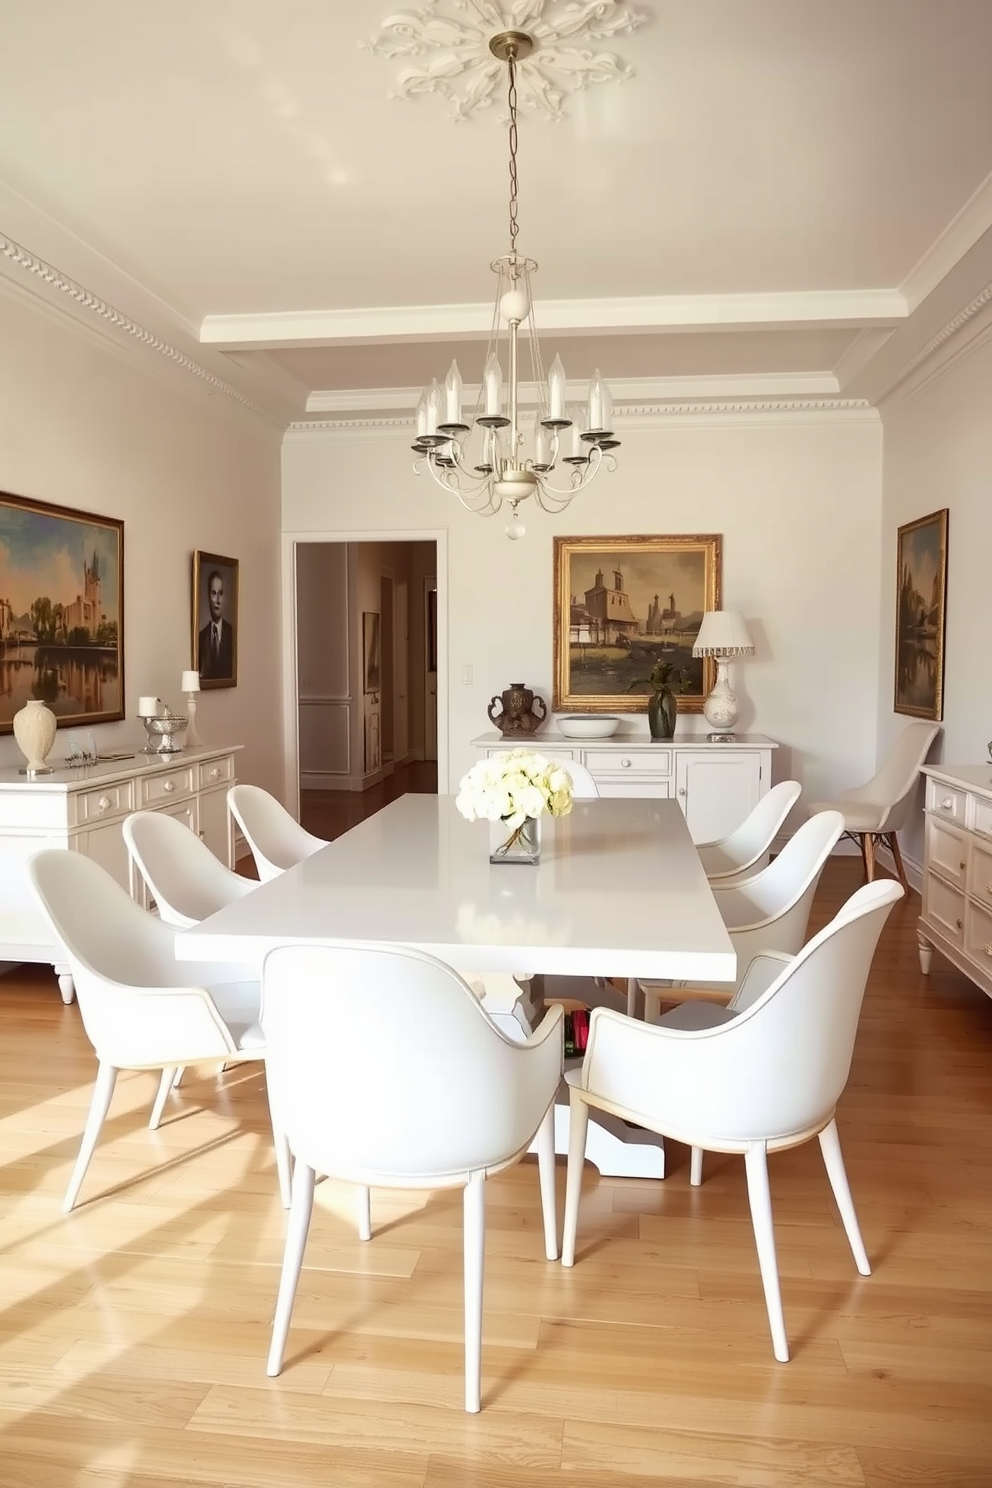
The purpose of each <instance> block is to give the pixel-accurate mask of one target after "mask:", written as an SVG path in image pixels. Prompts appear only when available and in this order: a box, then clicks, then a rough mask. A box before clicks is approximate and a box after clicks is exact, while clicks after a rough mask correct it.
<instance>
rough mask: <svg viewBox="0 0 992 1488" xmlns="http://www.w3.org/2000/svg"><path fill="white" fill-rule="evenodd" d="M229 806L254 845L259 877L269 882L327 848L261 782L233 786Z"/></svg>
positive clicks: (228, 794)
mask: <svg viewBox="0 0 992 1488" xmlns="http://www.w3.org/2000/svg"><path fill="white" fill-rule="evenodd" d="M227 805H228V809H229V811H230V813H231V815H232V816H233V817H234V820H235V821H236V822H237V824H238V826H239V827H240V829H241V834H242V836H243V837H244V839H245V841H246V842H247V844H248V846H249V847H250V848H251V855H252V857H253V858H254V859H255V868H256V869H257V871H258V876H259V879H260V880H261V882H262V883H266V882H267V881H268V880H269V879H272V878H278V876H279V874H280V873H285V871H286V869H287V868H292V867H293V866H294V864H296V863H301V862H302V861H303V859H304V858H309V857H310V856H311V854H312V853H315V852H318V851H319V850H320V848H322V847H326V846H327V843H326V841H325V840H324V838H323V837H315V836H314V835H313V833H312V832H308V831H307V830H306V829H305V828H304V827H301V826H300V824H299V822H298V821H297V820H296V818H295V817H292V816H290V814H289V812H288V811H287V810H286V808H285V806H283V804H282V802H281V801H277V800H276V798H275V796H271V795H270V794H269V792H268V791H266V790H262V788H261V786H258V785H232V786H231V789H230V790H229V791H228V793H227Z"/></svg>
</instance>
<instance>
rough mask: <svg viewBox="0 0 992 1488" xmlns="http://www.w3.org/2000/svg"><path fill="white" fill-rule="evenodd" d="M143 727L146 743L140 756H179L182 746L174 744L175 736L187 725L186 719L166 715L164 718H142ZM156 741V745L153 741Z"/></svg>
mask: <svg viewBox="0 0 992 1488" xmlns="http://www.w3.org/2000/svg"><path fill="white" fill-rule="evenodd" d="M141 721H142V723H143V724H144V726H145V737H146V738H147V741H148V742H147V743H146V745H145V747H144V749H143V750H142V751H141V752H142V754H179V753H181V751H182V745H181V744H177V743H176V735H177V734H181V733H182V731H183V729H184V728H185V727H186V725H187V724H188V723H189V719H188V718H176V717H175V715H174V714H172V713H168V714H166V715H165V716H164V717H158V718H142V720H141ZM156 739H157V740H158V743H157V744H156V743H155V742H154V741H155V740H156Z"/></svg>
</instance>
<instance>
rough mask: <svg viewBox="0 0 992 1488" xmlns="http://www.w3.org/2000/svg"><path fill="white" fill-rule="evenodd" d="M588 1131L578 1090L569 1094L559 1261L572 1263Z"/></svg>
mask: <svg viewBox="0 0 992 1488" xmlns="http://www.w3.org/2000/svg"><path fill="white" fill-rule="evenodd" d="M588 1130H589V1106H588V1104H587V1102H586V1101H584V1100H583V1099H582V1096H581V1094H580V1093H579V1091H577V1090H572V1091H571V1092H570V1095H569V1106H568V1167H567V1169H566V1172H565V1218H564V1220H563V1221H562V1235H561V1263H562V1265H563V1266H574V1265H575V1232H576V1230H577V1229H578V1225H579V1197H580V1195H581V1193H582V1166H583V1164H584V1162H585V1160H586V1134H587V1132H588Z"/></svg>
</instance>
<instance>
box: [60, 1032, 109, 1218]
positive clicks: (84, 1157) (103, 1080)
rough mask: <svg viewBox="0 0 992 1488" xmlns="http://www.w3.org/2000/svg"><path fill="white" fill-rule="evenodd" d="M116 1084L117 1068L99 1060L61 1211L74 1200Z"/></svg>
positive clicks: (66, 1209)
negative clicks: (77, 1151)
mask: <svg viewBox="0 0 992 1488" xmlns="http://www.w3.org/2000/svg"><path fill="white" fill-rule="evenodd" d="M116 1084H117V1069H116V1067H115V1066H114V1065H112V1064H105V1063H103V1062H102V1061H101V1063H100V1065H99V1066H98V1068H97V1072H96V1080H95V1081H94V1083H93V1099H92V1100H91V1101H90V1109H89V1114H88V1115H87V1117H86V1125H85V1126H84V1128H83V1140H82V1141H81V1142H80V1144H79V1155H78V1157H77V1158H76V1164H75V1167H74V1168H73V1170H72V1177H71V1178H70V1179H69V1187H68V1188H67V1189H66V1191H65V1198H64V1199H63V1200H62V1213H63V1214H68V1213H69V1212H70V1210H71V1209H72V1206H73V1205H74V1204H75V1202H76V1195H77V1194H78V1193H79V1190H80V1187H81V1185H82V1182H83V1179H84V1178H85V1176H86V1169H87V1168H88V1167H89V1165H90V1158H91V1157H92V1156H93V1149H94V1147H95V1146H96V1139H97V1137H98V1136H99V1135H100V1128H101V1126H102V1125H103V1121H104V1117H105V1116H106V1114H107V1112H108V1111H109V1110H110V1102H111V1100H112V1099H113V1095H114V1086H115V1085H116Z"/></svg>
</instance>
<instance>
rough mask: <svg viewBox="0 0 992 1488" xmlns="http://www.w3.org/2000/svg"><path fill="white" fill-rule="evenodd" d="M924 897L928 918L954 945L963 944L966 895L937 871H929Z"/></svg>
mask: <svg viewBox="0 0 992 1488" xmlns="http://www.w3.org/2000/svg"><path fill="white" fill-rule="evenodd" d="M923 898H924V905H925V914H926V918H927V919H928V920H929V921H930V922H931V923H932V924H934V925H936V926H937V928H938V929H939V930H940V933H941V934H942V935H943V936H945V937H946V939H947V940H949V941H950V942H951V943H952V944H953V945H957V946H960V945H962V944H963V940H964V895H963V894H962V893H960V892H959V891H958V890H957V889H952V888H951V886H950V884H946V883H944V881H943V879H941V878H938V877H937V875H936V874H935V873H928V874H927V875H926V878H925V879H924V882H923Z"/></svg>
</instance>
